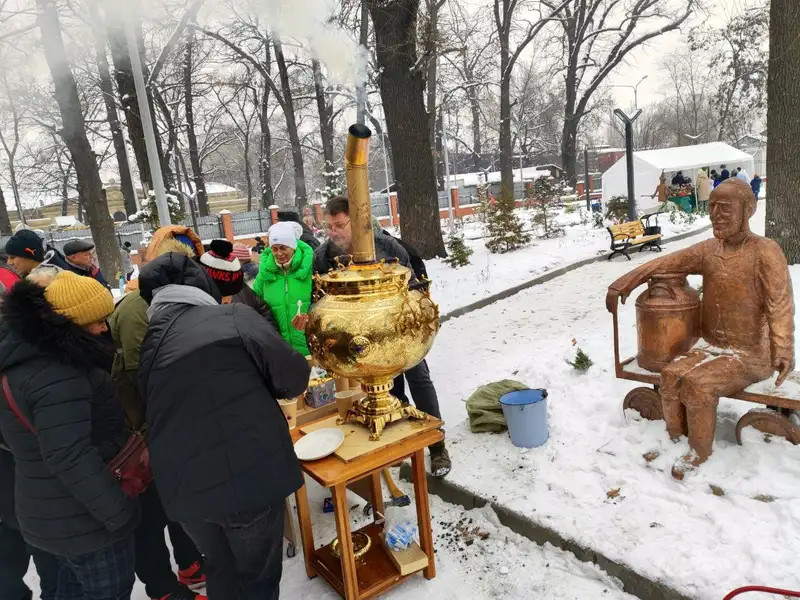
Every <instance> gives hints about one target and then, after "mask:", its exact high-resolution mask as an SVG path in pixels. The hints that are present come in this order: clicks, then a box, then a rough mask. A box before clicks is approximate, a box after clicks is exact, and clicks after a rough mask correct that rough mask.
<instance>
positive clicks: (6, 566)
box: [0, 522, 59, 600]
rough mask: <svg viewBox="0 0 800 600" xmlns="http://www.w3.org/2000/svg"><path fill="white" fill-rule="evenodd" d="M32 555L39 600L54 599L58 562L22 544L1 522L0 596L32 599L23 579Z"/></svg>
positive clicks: (7, 599) (5, 524)
mask: <svg viewBox="0 0 800 600" xmlns="http://www.w3.org/2000/svg"><path fill="white" fill-rule="evenodd" d="M31 556H33V562H34V564H35V565H36V572H37V573H38V574H39V580H40V587H41V590H42V595H41V596H40V598H41V600H54V598H55V597H56V589H57V588H58V568H59V567H58V559H57V558H56V557H55V556H53V555H52V554H48V553H47V552H44V551H43V550H37V549H36V548H32V547H30V546H28V545H27V544H26V543H25V540H23V539H22V535H21V534H20V533H19V531H18V530H17V529H15V528H14V527H13V526H12V525H11V524H9V523H6V522H0V597H2V598H3V600H31V590H30V589H29V588H28V586H27V585H25V582H24V581H23V580H22V578H23V577H25V574H26V573H27V572H28V566H29V564H30V562H31Z"/></svg>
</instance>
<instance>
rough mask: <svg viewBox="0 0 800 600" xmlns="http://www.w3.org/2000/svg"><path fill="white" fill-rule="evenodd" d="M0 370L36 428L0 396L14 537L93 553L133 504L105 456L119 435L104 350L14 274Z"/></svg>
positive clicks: (118, 530) (66, 552) (0, 338)
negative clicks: (12, 473) (11, 477)
mask: <svg viewBox="0 0 800 600" xmlns="http://www.w3.org/2000/svg"><path fill="white" fill-rule="evenodd" d="M0 311H2V325H1V326H0V373H3V374H5V375H7V377H8V383H9V387H10V388H11V393H12V395H13V396H14V398H15V400H16V402H17V404H18V405H19V407H20V410H21V411H22V413H23V414H24V415H25V416H26V417H27V419H28V420H29V421H30V422H31V424H32V425H33V427H34V429H35V430H36V432H37V433H36V435H34V434H32V433H30V432H29V431H28V430H27V429H26V428H25V427H24V426H23V425H22V423H20V421H19V420H18V419H17V418H16V416H15V415H14V413H13V412H12V411H11V408H10V407H9V405H8V402H7V399H6V398H5V394H0V431H1V432H2V437H3V439H4V441H5V444H6V445H7V446H8V447H9V448H10V449H11V452H12V453H13V455H14V458H15V459H16V478H15V479H16V490H15V500H16V510H17V517H18V519H19V525H20V529H21V531H22V535H23V537H24V538H25V541H27V542H28V543H29V544H31V545H32V546H35V547H37V548H41V549H42V550H46V551H48V552H51V553H53V554H57V555H62V556H75V555H79V554H85V553H89V552H95V551H97V550H100V549H101V548H104V547H106V546H108V545H110V544H112V543H113V542H115V541H117V540H119V539H122V538H123V537H125V536H126V535H128V534H130V533H132V532H133V530H134V528H135V527H136V523H137V520H138V504H137V502H136V501H135V500H132V499H130V498H128V497H127V496H126V495H125V494H124V493H123V492H122V490H121V489H120V487H119V485H118V484H117V481H116V480H115V479H114V477H113V476H112V475H111V473H110V472H109V471H108V468H107V466H106V463H107V462H108V461H109V460H110V459H111V458H113V457H114V456H115V455H116V454H117V453H118V452H119V450H120V449H121V448H122V446H123V445H124V444H125V441H126V439H127V434H126V429H125V419H124V416H123V413H122V405H121V404H120V401H119V399H118V398H117V396H116V393H115V391H114V385H113V383H112V382H111V376H110V375H109V372H108V369H109V368H110V366H111V357H112V353H113V350H112V349H111V348H110V347H109V346H108V345H107V343H106V342H105V341H104V340H103V339H102V338H100V337H97V336H93V335H91V334H89V333H88V332H87V331H85V330H84V329H82V328H80V327H78V326H77V325H75V324H74V323H73V322H72V321H70V320H69V319H67V318H66V317H64V316H62V315H59V314H58V313H56V312H55V311H54V310H53V309H52V307H51V306H50V305H49V304H48V303H47V301H46V300H45V298H44V290H43V288H41V287H39V286H37V285H35V284H34V283H31V282H29V281H20V282H19V283H17V284H16V285H15V286H14V287H13V288H12V289H11V290H10V291H9V292H8V293H7V294H6V295H5V297H4V299H3V304H2V307H1V308H0Z"/></svg>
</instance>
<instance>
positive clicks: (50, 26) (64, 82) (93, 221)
mask: <svg viewBox="0 0 800 600" xmlns="http://www.w3.org/2000/svg"><path fill="white" fill-rule="evenodd" d="M37 5H38V7H39V10H40V12H41V14H40V15H39V27H40V29H41V32H42V46H43V47H44V53H45V58H46V59H47V64H48V66H49V68H50V73H51V74H52V76H53V83H54V87H55V98H56V102H57V103H58V107H59V110H60V112H61V121H62V136H63V138H64V142H65V143H66V145H67V148H69V151H70V154H71V155H72V160H73V161H74V163H75V172H76V174H77V176H78V193H79V196H80V197H82V198H83V199H84V200H85V202H86V205H85V208H86V211H87V213H88V217H89V224H90V227H91V231H92V238H93V239H94V244H95V248H97V258H98V259H99V261H100V269H101V270H102V271H103V273H104V274H105V276H106V277H107V278H110V277H114V276H115V275H116V273H118V272H121V271H122V260H121V257H120V253H119V248H118V247H117V238H116V236H115V232H114V222H113V221H112V220H111V216H110V215H109V214H108V203H107V202H106V200H105V195H104V194H103V184H102V182H101V181H100V173H99V170H98V168H97V162H96V160H95V155H94V152H93V151H92V146H91V144H90V143H89V139H88V137H87V136H86V129H85V126H84V121H83V111H82V109H81V104H80V98H79V96H78V87H77V85H76V84H75V78H74V76H73V75H72V71H71V70H70V65H69V63H68V62H67V52H66V49H65V48H64V40H63V39H62V37H61V24H60V23H59V18H58V10H57V9H56V5H55V0H37Z"/></svg>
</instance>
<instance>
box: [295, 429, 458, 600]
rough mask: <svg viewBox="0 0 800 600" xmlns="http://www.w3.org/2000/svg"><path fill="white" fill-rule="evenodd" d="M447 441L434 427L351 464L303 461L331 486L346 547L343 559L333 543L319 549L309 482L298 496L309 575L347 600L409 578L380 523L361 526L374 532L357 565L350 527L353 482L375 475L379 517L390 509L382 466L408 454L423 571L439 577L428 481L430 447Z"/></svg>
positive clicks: (336, 460)
mask: <svg viewBox="0 0 800 600" xmlns="http://www.w3.org/2000/svg"><path fill="white" fill-rule="evenodd" d="M433 423H434V424H435V425H436V426H437V427H438V426H440V425H441V421H437V420H435V419H434V420H433ZM390 427H391V425H390ZM300 437H302V433H301V432H300V431H299V430H297V429H295V430H293V431H292V441H297V440H298V439H300ZM442 439H444V434H443V433H442V432H441V431H440V430H439V429H428V430H425V431H421V432H420V433H416V434H412V435H410V436H409V437H406V438H404V439H402V440H400V441H398V442H395V443H393V444H391V445H388V446H385V447H383V448H381V449H379V450H375V451H374V452H371V453H369V454H365V455H364V456H361V457H359V458H357V459H355V460H353V461H351V462H347V463H346V462H344V461H342V460H341V459H339V458H338V457H336V456H329V457H327V458H323V459H322V460H317V461H312V462H301V467H302V469H303V471H304V472H305V473H306V474H308V476H309V477H311V478H312V479H314V480H315V481H316V482H318V483H319V484H320V485H322V486H324V487H327V488H330V489H331V493H332V496H333V506H334V515H335V517H336V534H337V536H338V538H339V540H340V550H341V560H340V559H338V558H336V557H335V556H333V554H332V552H331V550H330V544H326V545H325V546H323V547H322V548H320V549H318V550H317V549H315V547H314V532H313V530H312V527H311V515H310V512H309V506H308V495H307V493H306V488H305V486H303V487H301V488H300V489H299V490H298V491H297V493H296V494H295V496H296V499H297V515H298V520H299V522H300V537H301V539H302V542H303V557H304V559H305V566H306V574H307V575H308V576H309V577H315V576H316V575H320V576H322V578H323V579H325V580H326V581H327V582H328V583H329V584H330V585H331V586H332V587H333V588H334V589H335V590H336V591H337V592H338V593H339V595H340V596H342V598H345V600H367V599H369V598H375V597H376V596H378V595H379V594H382V593H384V592H386V591H387V590H389V589H391V588H392V587H394V586H396V585H398V584H399V583H401V582H402V581H403V580H405V579H406V577H405V576H403V575H401V574H400V572H399V571H398V570H397V567H396V566H395V565H394V563H393V562H392V560H391V559H390V558H389V556H388V555H387V550H385V549H384V547H383V544H382V543H381V538H380V535H381V531H382V528H381V526H380V525H378V524H377V523H374V522H373V523H371V524H369V525H367V526H366V527H364V528H363V529H361V530H360V531H363V532H364V533H366V534H367V535H369V536H370V539H371V540H372V547H371V548H370V550H369V551H368V552H367V554H366V555H364V557H362V558H361V559H359V564H360V567H359V568H357V567H356V561H355V558H354V557H353V541H352V537H351V535H352V531H351V529H350V507H349V505H348V503H347V485H348V484H349V483H352V482H355V481H358V480H360V479H364V478H365V477H369V478H370V485H371V487H372V506H373V515H375V519H376V520H377V519H378V515H377V513H383V510H384V509H383V491H382V487H381V470H382V469H385V468H388V467H391V466H393V465H395V464H397V463H398V462H401V461H403V460H405V459H407V458H411V468H412V473H413V479H414V496H415V501H416V508H417V522H418V525H419V538H420V547H421V548H422V550H423V552H425V554H426V555H427V556H428V566H427V567H426V568H425V569H423V575H424V576H425V578H426V579H433V578H434V577H435V576H436V566H435V563H434V553H433V533H432V532H431V514H430V505H429V503H428V480H427V479H426V473H425V448H427V447H428V446H430V445H431V444H435V443H436V442H438V441H441V440H442Z"/></svg>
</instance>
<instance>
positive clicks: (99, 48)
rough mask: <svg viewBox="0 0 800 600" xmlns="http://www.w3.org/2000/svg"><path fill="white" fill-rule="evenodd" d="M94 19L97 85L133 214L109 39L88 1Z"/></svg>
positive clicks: (122, 186) (125, 196)
mask: <svg viewBox="0 0 800 600" xmlns="http://www.w3.org/2000/svg"><path fill="white" fill-rule="evenodd" d="M87 5H88V7H89V10H90V12H91V15H92V21H93V22H94V27H93V32H92V40H93V42H94V52H95V60H96V62H97V71H98V75H99V80H98V85H99V87H100V92H101V93H102V95H103V103H104V105H105V108H106V120H107V121H108V127H109V129H110V130H111V137H112V140H113V142H114V152H115V154H116V157H117V166H118V170H119V184H120V191H121V192H122V198H123V202H124V204H125V212H126V213H127V214H128V215H132V214H133V213H135V212H136V190H135V189H134V187H133V178H132V176H131V165H130V161H129V160H128V150H127V148H126V147H125V136H124V134H123V132H122V123H120V120H119V112H118V111H117V95H116V93H115V91H114V82H113V80H112V78H111V68H110V66H109V64H108V51H107V48H106V46H107V40H106V32H105V27H104V24H103V22H102V20H101V18H100V11H99V10H98V6H97V4H96V0H89V2H88V3H87Z"/></svg>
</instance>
